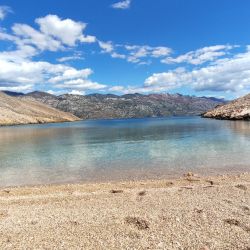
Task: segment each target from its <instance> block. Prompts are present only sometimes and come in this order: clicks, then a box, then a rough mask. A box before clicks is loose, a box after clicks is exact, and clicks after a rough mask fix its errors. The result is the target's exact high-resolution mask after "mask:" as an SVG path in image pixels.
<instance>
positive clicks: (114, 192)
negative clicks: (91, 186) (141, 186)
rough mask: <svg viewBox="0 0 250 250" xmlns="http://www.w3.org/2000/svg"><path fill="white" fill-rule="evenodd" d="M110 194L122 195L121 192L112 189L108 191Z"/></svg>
mask: <svg viewBox="0 0 250 250" xmlns="http://www.w3.org/2000/svg"><path fill="white" fill-rule="evenodd" d="M110 193H111V194H121V193H123V190H114V189H112V190H110Z"/></svg>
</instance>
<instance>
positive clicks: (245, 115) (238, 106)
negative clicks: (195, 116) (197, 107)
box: [202, 94, 250, 120]
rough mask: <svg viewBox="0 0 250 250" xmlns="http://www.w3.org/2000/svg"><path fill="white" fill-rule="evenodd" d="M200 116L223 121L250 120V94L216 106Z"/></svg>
mask: <svg viewBox="0 0 250 250" xmlns="http://www.w3.org/2000/svg"><path fill="white" fill-rule="evenodd" d="M202 116H203V117H205V118H215V119H225V120H250V94H248V95H246V96H244V97H241V98H239V99H236V100H234V101H232V102H230V103H228V104H225V105H220V106H217V107H216V108H215V109H212V110H210V111H208V112H206V113H204V114H203V115H202Z"/></svg>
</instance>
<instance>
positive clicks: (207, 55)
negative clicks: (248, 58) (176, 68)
mask: <svg viewBox="0 0 250 250" xmlns="http://www.w3.org/2000/svg"><path fill="white" fill-rule="evenodd" d="M233 48H235V46H231V45H215V46H209V47H204V48H201V49H198V50H195V51H190V52H188V53H186V54H183V55H180V56H178V57H176V58H173V57H167V58H165V59H163V60H161V62H162V63H166V64H172V63H189V64H193V65H200V64H203V63H205V62H209V61H214V60H215V59H217V58H219V57H221V56H224V55H226V54H227V53H228V51H229V50H231V49H233Z"/></svg>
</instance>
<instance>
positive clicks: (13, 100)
mask: <svg viewBox="0 0 250 250" xmlns="http://www.w3.org/2000/svg"><path fill="white" fill-rule="evenodd" d="M77 120H79V118H77V117H76V116H74V115H72V114H69V113H65V112H62V111H60V110H56V109H54V108H52V107H49V106H47V105H45V104H43V103H39V102H37V101H35V100H34V99H30V98H26V99H25V100H24V99H20V97H14V96H9V95H7V94H5V93H2V92H0V125H1V126H2V125H17V124H33V123H48V122H67V121H77Z"/></svg>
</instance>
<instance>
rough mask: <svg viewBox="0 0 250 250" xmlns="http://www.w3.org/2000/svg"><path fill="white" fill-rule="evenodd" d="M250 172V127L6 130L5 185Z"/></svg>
mask: <svg viewBox="0 0 250 250" xmlns="http://www.w3.org/2000/svg"><path fill="white" fill-rule="evenodd" d="M249 170H250V122H243V121H218V120H210V119H202V118H200V117H178V118H160V119H159V118H154V119H130V120H98V121H81V122H75V123H61V124H47V125H29V126H15V127H2V128H0V185H1V186H11V185H26V184H27V185H29V184H32V185H33V184H47V183H65V182H78V181H97V180H100V181H103V180H116V179H131V178H132V179H137V178H159V177H168V176H176V175H179V174H182V173H184V172H187V171H195V172H198V173H221V172H228V171H249Z"/></svg>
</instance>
